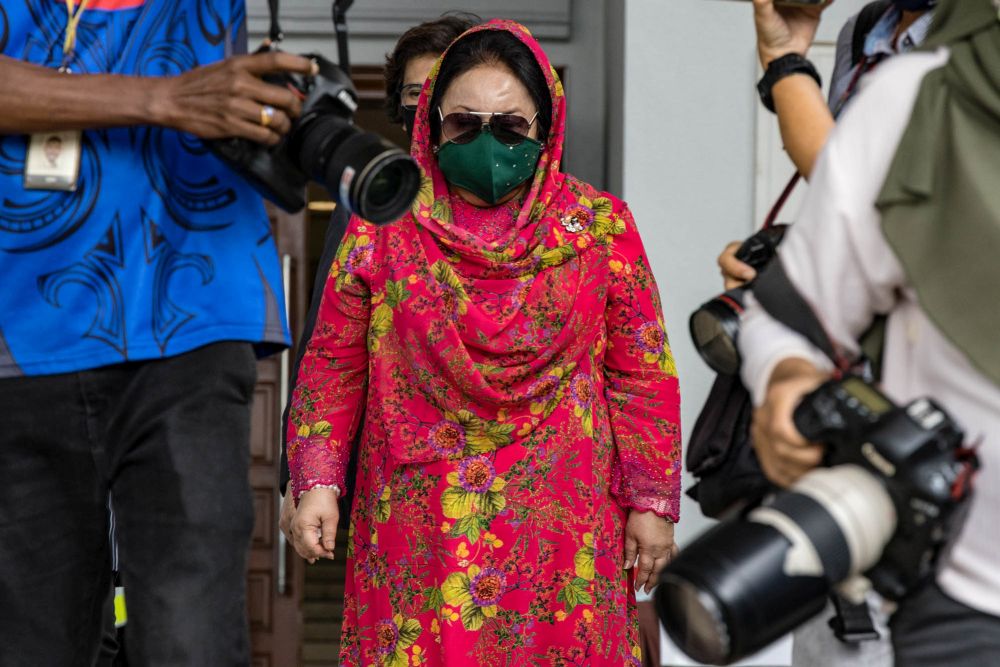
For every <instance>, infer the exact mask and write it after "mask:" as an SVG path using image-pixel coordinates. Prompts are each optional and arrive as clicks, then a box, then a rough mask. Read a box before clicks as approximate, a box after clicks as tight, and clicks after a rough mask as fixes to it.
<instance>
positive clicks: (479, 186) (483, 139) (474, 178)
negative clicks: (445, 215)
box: [437, 126, 542, 204]
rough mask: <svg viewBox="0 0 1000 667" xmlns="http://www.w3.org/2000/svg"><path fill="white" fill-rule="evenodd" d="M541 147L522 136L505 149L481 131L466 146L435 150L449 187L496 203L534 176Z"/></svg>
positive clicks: (451, 145) (445, 146) (504, 145)
mask: <svg viewBox="0 0 1000 667" xmlns="http://www.w3.org/2000/svg"><path fill="white" fill-rule="evenodd" d="M541 155H542V144H541V143H539V142H538V141H535V140H534V139H529V138H527V137H525V139H524V141H522V142H521V143H519V144H518V145H517V146H508V145H507V144H505V143H503V142H502V141H499V140H498V139H497V138H496V137H494V136H493V132H492V131H490V129H489V127H488V126H487V127H485V128H483V131H482V132H480V133H479V136H477V137H476V138H475V139H473V140H472V141H470V142H469V143H467V144H456V143H454V142H451V141H449V142H447V143H446V144H444V145H442V146H441V148H439V149H438V154H437V158H438V166H439V167H440V168H441V172H442V173H443V174H444V177H445V178H446V179H447V180H448V182H449V183H451V184H452V185H456V186H458V187H460V188H465V189H466V190H468V191H469V192H471V193H472V194H474V195H476V196H477V197H479V198H480V199H482V200H483V201H486V202H489V203H490V204H496V203H497V202H498V201H499V200H501V199H503V196H504V195H506V194H508V193H510V192H511V191H512V190H514V189H515V188H517V187H518V186H519V185H521V184H522V183H524V182H525V181H526V180H528V179H529V178H531V176H532V174H534V173H535V167H536V166H538V158H539V157H541Z"/></svg>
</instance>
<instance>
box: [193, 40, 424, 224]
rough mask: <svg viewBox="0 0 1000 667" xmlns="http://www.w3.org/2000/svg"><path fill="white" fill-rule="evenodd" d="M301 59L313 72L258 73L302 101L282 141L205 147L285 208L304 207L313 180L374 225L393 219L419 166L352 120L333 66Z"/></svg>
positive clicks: (353, 105)
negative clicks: (269, 144)
mask: <svg viewBox="0 0 1000 667" xmlns="http://www.w3.org/2000/svg"><path fill="white" fill-rule="evenodd" d="M269 48H272V49H273V48H274V47H273V46H272V47H269ZM305 57H306V58H310V59H311V60H312V61H313V62H315V63H316V65H317V67H318V70H319V71H318V73H317V74H316V75H315V76H301V75H297V74H282V75H275V76H269V77H265V80H266V81H267V82H268V83H271V84H274V85H277V86H281V87H283V88H289V89H290V90H293V91H295V92H296V93H297V94H298V95H299V96H300V97H301V98H302V114H301V116H299V118H297V119H296V120H295V121H294V122H293V123H292V128H291V130H290V131H289V132H288V135H287V136H286V137H285V138H284V139H282V140H281V141H280V142H279V143H278V144H277V145H276V146H273V147H270V148H268V147H266V146H262V145H260V144H256V143H254V142H251V141H247V140H245V139H220V140H212V141H206V144H207V145H208V146H209V147H210V148H211V149H212V151H213V152H214V153H215V154H216V155H218V156H219V157H220V158H222V159H223V160H225V161H226V162H227V163H228V164H229V165H230V166H232V167H233V168H234V169H235V170H236V171H238V172H239V173H240V174H241V175H242V176H243V177H244V178H245V179H246V180H247V181H248V182H249V183H250V184H251V185H252V186H253V187H254V188H255V189H256V190H257V191H258V192H259V193H261V194H262V195H263V196H264V197H266V198H268V199H270V200H271V201H273V202H274V203H275V204H277V205H278V206H280V207H282V208H283V209H285V210H287V211H291V212H295V211H299V210H301V209H302V208H303V207H304V206H305V205H306V201H305V186H306V183H308V181H309V180H314V181H316V182H318V183H320V184H321V185H324V186H325V187H326V189H327V190H329V191H330V194H331V195H332V196H333V198H334V199H335V200H336V201H337V203H338V204H340V205H341V206H343V207H344V208H346V209H348V210H349V211H350V212H351V213H356V214H357V215H359V216H361V217H362V218H364V219H365V220H368V221H370V222H373V223H376V224H386V223H390V222H393V221H395V220H397V219H398V218H399V217H400V216H402V215H403V214H404V213H406V212H407V211H408V210H409V208H410V205H411V204H412V203H413V200H414V199H415V198H416V196H417V192H418V190H419V189H420V168H419V167H418V166H417V163H416V162H414V161H413V158H411V157H410V156H409V154H407V153H406V152H405V151H403V150H402V149H400V148H398V147H397V146H394V145H393V144H391V143H389V142H388V141H386V140H385V139H383V138H382V137H380V136H378V135H377V134H372V133H371V132H364V131H363V130H360V129H358V128H357V127H356V126H355V125H354V122H353V119H354V112H355V111H356V110H357V107H358V96H357V93H356V92H355V90H354V86H353V85H352V84H351V80H350V79H349V78H348V77H347V75H346V74H344V72H343V71H342V70H341V69H340V68H339V67H337V65H335V64H333V63H332V62H330V61H329V60H327V59H326V58H323V57H322V56H319V55H315V54H305Z"/></svg>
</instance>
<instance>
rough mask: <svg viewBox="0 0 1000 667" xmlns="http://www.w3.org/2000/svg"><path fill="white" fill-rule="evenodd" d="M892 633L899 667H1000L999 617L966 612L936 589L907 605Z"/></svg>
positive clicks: (895, 620) (892, 623) (916, 596)
mask: <svg viewBox="0 0 1000 667" xmlns="http://www.w3.org/2000/svg"><path fill="white" fill-rule="evenodd" d="M889 629H890V630H891V631H892V646H893V650H894V652H895V654H896V667H991V666H993V665H1000V617H997V616H990V615H989V614H984V613H983V612H981V611H976V610H975V609H971V608H969V607H966V606H965V605H964V604H961V603H960V602H958V601H956V600H953V599H952V598H950V597H948V596H947V595H946V594H945V593H944V591H942V590H941V589H940V588H939V587H938V586H937V585H936V584H932V585H929V586H925V587H924V588H923V589H921V590H919V591H917V592H916V593H915V594H913V595H912V596H911V597H909V598H907V599H905V600H903V601H902V602H901V603H900V605H899V610H898V611H897V612H896V613H895V614H893V615H892V618H891V619H890V620H889Z"/></svg>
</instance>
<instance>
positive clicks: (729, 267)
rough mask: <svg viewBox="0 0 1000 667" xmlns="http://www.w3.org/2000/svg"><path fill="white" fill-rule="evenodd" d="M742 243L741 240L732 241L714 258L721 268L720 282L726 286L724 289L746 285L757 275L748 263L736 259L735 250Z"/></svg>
mask: <svg viewBox="0 0 1000 667" xmlns="http://www.w3.org/2000/svg"><path fill="white" fill-rule="evenodd" d="M741 245H743V242H742V241H733V242H732V243H730V244H729V245H727V246H726V249H725V250H723V251H722V254H721V255H719V259H718V260H716V261H718V263H719V268H720V269H722V283H723V284H724V285H725V286H726V291H729V290H731V289H733V288H736V287H740V286H742V285H746V284H747V283H748V282H750V281H751V280H753V279H754V278H756V277H757V272H756V271H754V270H753V267H752V266H750V265H749V264H745V263H743V262H741V261H740V260H738V259H736V251H737V250H739V249H740V246H741Z"/></svg>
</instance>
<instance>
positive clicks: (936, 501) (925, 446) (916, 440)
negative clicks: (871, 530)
mask: <svg viewBox="0 0 1000 667" xmlns="http://www.w3.org/2000/svg"><path fill="white" fill-rule="evenodd" d="M794 421H795V426H796V428H797V429H798V431H799V432H800V433H802V435H803V436H805V437H806V438H807V439H809V440H811V441H814V442H822V443H824V444H826V446H827V456H826V459H825V462H824V463H825V465H827V466H830V467H834V466H839V465H845V464H852V465H857V466H861V467H862V468H864V469H866V470H867V471H868V472H869V473H870V474H871V475H873V476H874V477H875V478H877V479H878V480H879V481H880V482H881V483H882V484H883V486H884V487H885V490H886V491H887V492H888V494H889V497H890V498H891V499H892V502H893V505H894V507H895V512H896V530H895V532H894V533H893V535H892V537H891V538H890V540H889V543H888V544H887V545H886V547H885V549H884V550H883V552H882V557H881V559H880V560H879V561H878V562H877V563H876V564H875V566H874V567H873V568H872V569H870V570H868V571H867V572H865V576H866V577H867V578H868V579H869V580H870V581H871V582H872V585H873V587H874V588H875V589H876V590H877V591H878V592H879V593H881V594H882V595H883V596H885V597H886V598H889V599H891V600H899V599H901V598H902V597H904V596H905V595H906V594H907V593H908V592H909V591H911V590H913V589H914V588H916V587H917V586H919V585H920V584H922V583H923V582H925V581H926V580H927V579H928V578H929V577H930V576H931V575H932V574H933V572H934V568H935V564H936V558H937V555H938V554H939V553H940V550H941V547H943V546H944V544H945V543H946V542H947V541H948V540H949V538H950V537H952V534H951V533H952V529H953V528H954V527H955V526H956V525H959V524H958V523H956V522H955V521H953V518H954V515H955V514H956V512H958V511H959V510H960V509H962V508H963V507H965V506H966V503H967V500H968V499H969V494H970V491H971V472H972V471H973V470H974V469H975V468H977V467H978V461H977V459H976V456H975V454H974V453H973V452H972V451H970V450H966V449H965V448H963V445H962V443H963V440H964V434H963V432H962V430H961V429H960V428H959V427H958V425H957V424H956V423H955V422H954V421H953V420H952V419H951V417H949V416H948V414H947V413H946V412H945V411H944V409H943V408H941V407H940V406H939V405H937V404H936V403H935V402H934V401H932V400H930V399H927V398H921V399H918V400H916V401H913V402H912V403H910V404H909V405H907V406H906V407H905V408H904V407H897V406H894V405H893V404H892V403H891V402H890V401H889V400H888V399H887V398H885V397H884V396H883V395H882V394H881V393H879V392H878V391H877V390H875V389H874V388H873V387H872V386H871V385H869V384H867V383H865V382H862V381H861V380H860V379H858V378H856V377H848V378H846V379H844V380H840V381H833V382H827V383H826V384H824V385H823V386H821V387H820V388H819V389H817V390H816V391H815V392H813V393H812V394H810V395H809V396H808V397H807V399H806V400H804V401H803V402H802V403H801V405H799V407H798V409H796V411H795V415H794ZM859 443H860V445H859Z"/></svg>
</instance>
